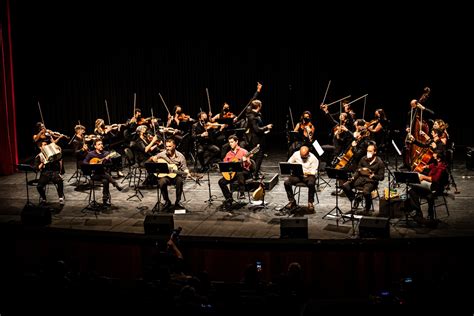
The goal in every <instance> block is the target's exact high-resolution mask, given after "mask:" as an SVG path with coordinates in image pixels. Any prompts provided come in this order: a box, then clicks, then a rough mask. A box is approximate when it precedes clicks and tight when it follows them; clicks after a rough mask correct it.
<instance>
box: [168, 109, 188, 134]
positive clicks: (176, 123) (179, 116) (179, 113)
mask: <svg viewBox="0 0 474 316" xmlns="http://www.w3.org/2000/svg"><path fill="white" fill-rule="evenodd" d="M173 113H174V114H173V116H171V114H168V122H167V123H166V127H172V128H175V129H180V130H182V131H184V130H185V128H184V127H183V125H184V124H185V123H187V122H194V119H193V118H191V116H189V115H187V114H185V113H184V112H183V109H182V107H181V105H175V106H174V107H173Z"/></svg>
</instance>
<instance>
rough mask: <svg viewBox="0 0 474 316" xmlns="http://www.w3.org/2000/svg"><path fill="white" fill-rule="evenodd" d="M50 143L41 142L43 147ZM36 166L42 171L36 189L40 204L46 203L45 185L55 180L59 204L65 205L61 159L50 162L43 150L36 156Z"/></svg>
mask: <svg viewBox="0 0 474 316" xmlns="http://www.w3.org/2000/svg"><path fill="white" fill-rule="evenodd" d="M46 145H48V143H47V142H46V141H42V142H41V147H40V148H43V147H44V146H46ZM35 167H36V169H37V170H39V171H41V175H40V178H39V180H38V185H37V187H36V189H37V190H38V193H39V194H40V197H41V199H40V204H44V203H46V190H45V187H46V185H47V184H48V183H49V182H53V183H54V184H55V185H56V189H57V191H58V197H59V204H61V205H64V190H63V178H62V176H61V162H60V159H58V160H54V161H50V162H48V161H47V160H46V157H45V156H44V154H43V153H42V152H40V153H39V154H38V155H36V157H35Z"/></svg>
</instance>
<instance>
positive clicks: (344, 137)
mask: <svg viewBox="0 0 474 316" xmlns="http://www.w3.org/2000/svg"><path fill="white" fill-rule="evenodd" d="M321 109H322V110H323V111H324V113H325V117H326V119H327V120H328V122H329V124H330V125H331V126H332V132H331V134H332V145H329V144H327V145H323V146H322V148H323V149H324V152H325V154H324V156H323V158H324V160H325V161H326V163H327V164H328V165H330V164H331V162H332V161H333V159H334V157H337V156H339V155H340V154H341V153H342V152H343V151H344V150H345V149H346V148H347V146H349V144H350V142H351V139H352V136H351V132H350V129H351V128H353V126H349V121H348V120H347V116H348V115H347V113H341V114H340V115H339V121H337V120H336V119H334V117H333V116H332V114H330V113H329V110H328V107H327V105H326V104H322V105H321Z"/></svg>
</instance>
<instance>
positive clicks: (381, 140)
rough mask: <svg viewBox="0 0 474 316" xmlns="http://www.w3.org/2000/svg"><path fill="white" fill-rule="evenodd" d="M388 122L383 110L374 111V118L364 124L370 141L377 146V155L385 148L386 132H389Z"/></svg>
mask: <svg viewBox="0 0 474 316" xmlns="http://www.w3.org/2000/svg"><path fill="white" fill-rule="evenodd" d="M388 123H389V121H388V119H387V116H386V115H385V111H384V110H383V109H377V110H375V118H374V119H373V120H372V121H370V122H367V123H366V128H367V130H368V131H369V132H370V138H371V140H373V141H375V142H376V143H377V146H378V151H379V153H381V152H383V150H384V148H385V141H386V136H387V132H388V130H389V126H388V125H389V124H388Z"/></svg>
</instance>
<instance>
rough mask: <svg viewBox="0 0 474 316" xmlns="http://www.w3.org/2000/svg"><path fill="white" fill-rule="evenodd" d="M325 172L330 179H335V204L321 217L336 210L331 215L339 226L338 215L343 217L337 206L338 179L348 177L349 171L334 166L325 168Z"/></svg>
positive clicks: (339, 187) (339, 188)
mask: <svg viewBox="0 0 474 316" xmlns="http://www.w3.org/2000/svg"><path fill="white" fill-rule="evenodd" d="M326 173H327V175H328V177H329V178H330V179H336V206H334V208H333V209H332V210H330V211H329V212H327V213H326V214H325V215H324V216H323V218H322V219H325V218H326V217H327V216H328V215H333V214H332V212H334V211H336V214H335V215H333V216H335V217H336V225H338V226H339V217H343V213H342V211H341V209H340V208H339V191H340V190H341V186H340V185H339V180H347V179H349V171H348V170H346V169H335V168H329V167H327V168H326Z"/></svg>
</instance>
